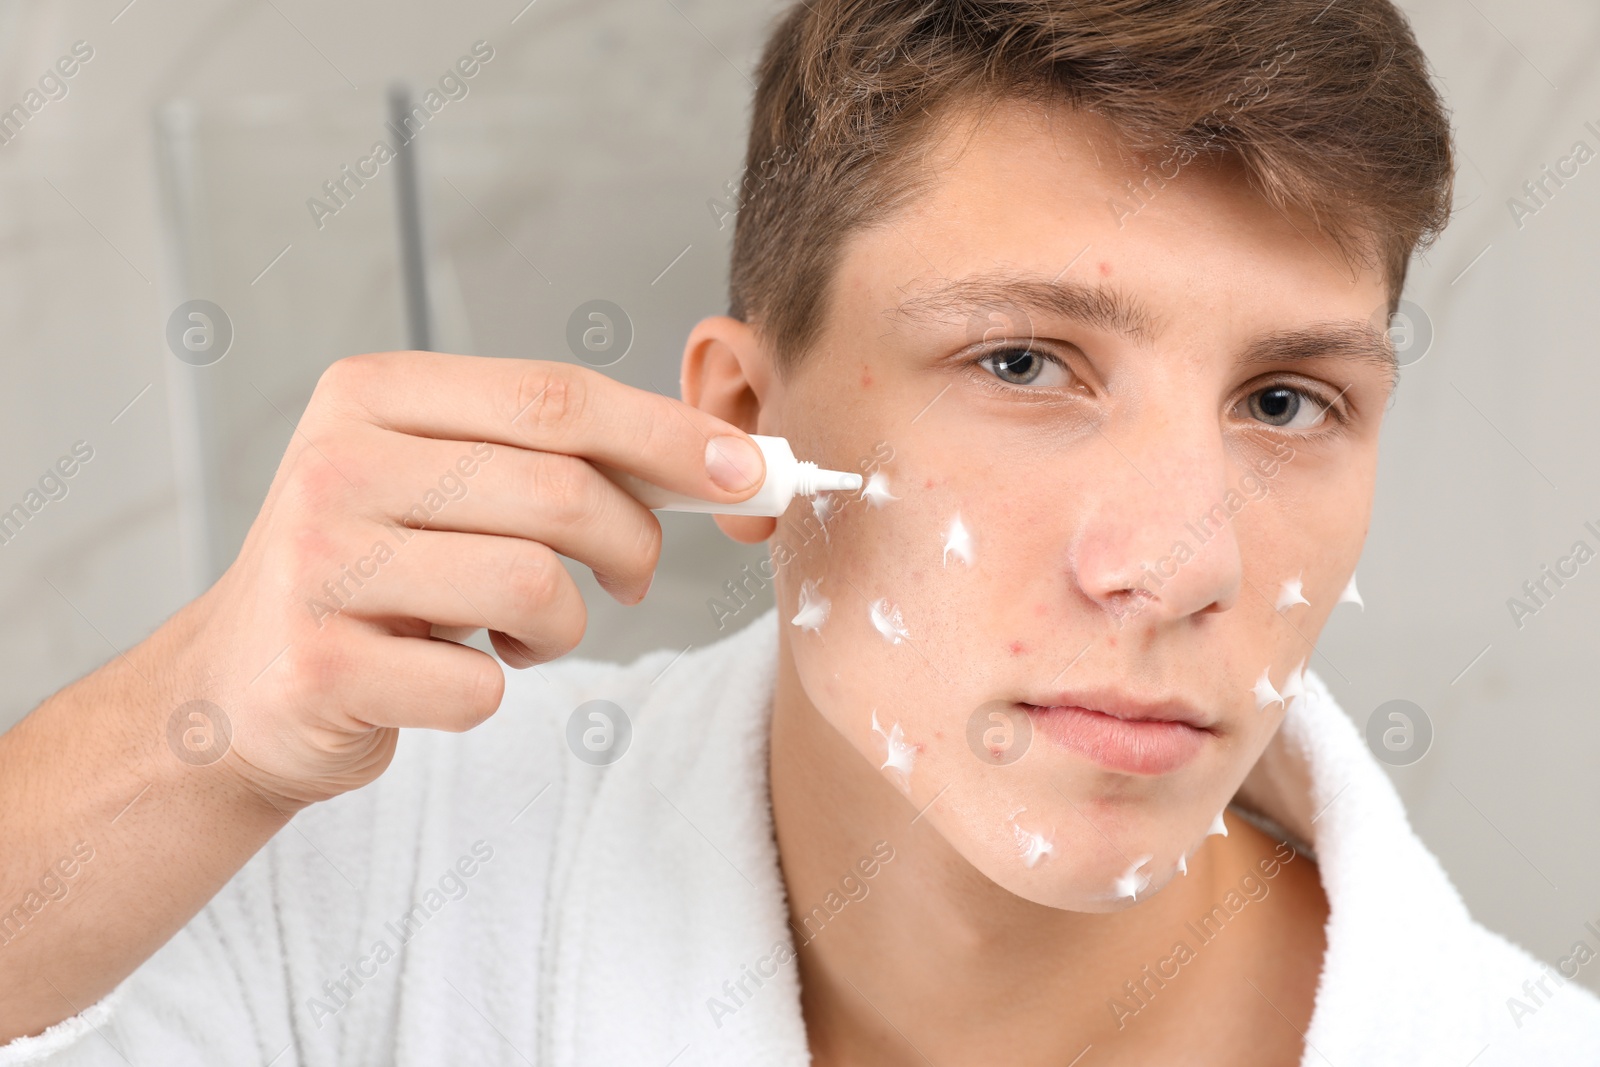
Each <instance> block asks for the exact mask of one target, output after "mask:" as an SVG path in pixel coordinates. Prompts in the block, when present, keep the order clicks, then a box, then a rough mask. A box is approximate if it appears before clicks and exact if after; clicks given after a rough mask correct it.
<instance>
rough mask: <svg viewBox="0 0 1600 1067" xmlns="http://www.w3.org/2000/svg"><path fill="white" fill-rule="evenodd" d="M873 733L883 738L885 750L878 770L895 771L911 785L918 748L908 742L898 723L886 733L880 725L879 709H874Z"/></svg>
mask: <svg viewBox="0 0 1600 1067" xmlns="http://www.w3.org/2000/svg"><path fill="white" fill-rule="evenodd" d="M872 732H873V733H875V734H877V735H878V736H879V737H881V738H883V743H884V749H885V751H884V758H883V763H882V764H880V765H879V767H878V769H879V770H882V771H894V772H895V773H896V774H898V775H899V776H900V778H901V781H902V782H903V783H909V782H910V780H911V766H912V764H913V763H915V762H916V760H917V747H918V746H916V745H912V744H908V743H907V742H906V737H905V733H904V731H902V730H901V729H900V724H899V723H898V722H897V723H895V724H894V725H893V726H891V727H890V728H889V730H888V731H887V732H885V731H884V729H883V727H882V726H881V725H879V723H878V709H877V708H873V709H872Z"/></svg>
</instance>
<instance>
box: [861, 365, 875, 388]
mask: <svg viewBox="0 0 1600 1067" xmlns="http://www.w3.org/2000/svg"><path fill="white" fill-rule="evenodd" d="M871 387H872V372H871V371H869V370H867V368H866V367H865V366H864V365H863V366H862V368H861V388H863V389H869V388H871Z"/></svg>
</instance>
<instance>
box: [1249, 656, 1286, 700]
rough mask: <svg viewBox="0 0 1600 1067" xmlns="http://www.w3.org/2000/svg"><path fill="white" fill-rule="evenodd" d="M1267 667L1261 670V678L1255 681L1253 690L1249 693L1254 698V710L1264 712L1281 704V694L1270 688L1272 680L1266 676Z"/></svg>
mask: <svg viewBox="0 0 1600 1067" xmlns="http://www.w3.org/2000/svg"><path fill="white" fill-rule="evenodd" d="M1268 670H1270V668H1268V667H1263V668H1261V677H1260V678H1257V679H1256V684H1255V686H1254V688H1252V689H1251V690H1250V691H1251V692H1252V693H1254V694H1255V697H1256V710H1257V711H1266V710H1267V708H1269V707H1271V706H1272V705H1273V704H1281V703H1283V694H1282V693H1279V692H1278V691H1277V690H1276V689H1274V688H1273V686H1272V679H1271V678H1270V677H1269V676H1268V675H1267V671H1268Z"/></svg>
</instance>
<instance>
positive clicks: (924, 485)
mask: <svg viewBox="0 0 1600 1067" xmlns="http://www.w3.org/2000/svg"><path fill="white" fill-rule="evenodd" d="M922 488H924V489H932V488H933V479H932V478H929V479H928V480H927V481H925V482H923V483H922Z"/></svg>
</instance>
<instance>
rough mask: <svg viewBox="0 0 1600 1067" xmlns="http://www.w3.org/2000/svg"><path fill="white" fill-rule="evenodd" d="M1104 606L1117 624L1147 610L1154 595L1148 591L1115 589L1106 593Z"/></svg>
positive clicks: (1154, 597)
mask: <svg viewBox="0 0 1600 1067" xmlns="http://www.w3.org/2000/svg"><path fill="white" fill-rule="evenodd" d="M1104 599H1105V604H1106V607H1107V608H1108V609H1110V611H1111V614H1112V615H1114V616H1116V619H1117V621H1118V622H1119V623H1122V622H1126V621H1127V620H1128V619H1131V618H1133V617H1134V616H1136V615H1138V614H1140V613H1141V612H1143V611H1147V610H1149V608H1150V607H1151V606H1152V601H1154V600H1155V599H1156V595H1155V594H1154V593H1152V592H1150V590H1148V589H1137V588H1133V589H1117V590H1114V591H1113V592H1110V593H1107V594H1106V596H1105V598H1104Z"/></svg>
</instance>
